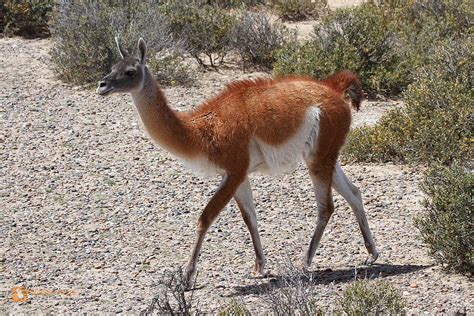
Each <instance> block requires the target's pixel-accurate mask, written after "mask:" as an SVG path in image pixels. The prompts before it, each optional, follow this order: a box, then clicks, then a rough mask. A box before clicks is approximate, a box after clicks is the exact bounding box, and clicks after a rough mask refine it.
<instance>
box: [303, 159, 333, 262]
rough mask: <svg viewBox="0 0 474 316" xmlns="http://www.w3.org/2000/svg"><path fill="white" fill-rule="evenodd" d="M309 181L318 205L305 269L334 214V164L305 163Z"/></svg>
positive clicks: (328, 162)
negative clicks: (309, 177)
mask: <svg viewBox="0 0 474 316" xmlns="http://www.w3.org/2000/svg"><path fill="white" fill-rule="evenodd" d="M307 165H308V169H309V174H310V176H311V181H312V182H313V187H314V192H315V194H316V203H317V205H318V219H317V221H316V228H315V230H314V233H313V237H312V238H311V242H310V244H309V248H308V251H307V253H306V256H305V258H304V265H305V268H309V266H310V265H311V262H312V261H313V257H314V253H315V252H316V249H317V248H318V244H319V241H320V240H321V237H322V235H323V232H324V229H325V228H326V225H327V223H328V222H329V219H330V218H331V215H332V213H333V212H334V203H333V200H332V192H331V181H332V174H333V170H334V163H331V162H330V161H323V162H321V161H320V162H318V161H317V162H315V163H310V162H309V163H307Z"/></svg>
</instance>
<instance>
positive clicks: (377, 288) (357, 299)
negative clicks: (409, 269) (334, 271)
mask: <svg viewBox="0 0 474 316" xmlns="http://www.w3.org/2000/svg"><path fill="white" fill-rule="evenodd" d="M340 307H341V310H342V312H343V313H344V315H361V316H362V315H399V314H402V313H403V310H404V308H405V301H404V299H403V297H402V296H401V294H400V293H399V291H398V290H397V289H396V288H394V287H393V286H392V285H391V284H390V283H387V282H382V281H368V280H361V281H354V282H353V283H351V284H350V285H348V286H347V288H346V289H345V290H344V293H343V294H342V298H341V300H340Z"/></svg>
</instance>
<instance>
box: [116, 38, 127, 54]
mask: <svg viewBox="0 0 474 316" xmlns="http://www.w3.org/2000/svg"><path fill="white" fill-rule="evenodd" d="M115 43H116V44H117V48H118V51H119V53H120V56H121V57H122V58H125V57H127V56H129V53H128V52H127V50H126V49H125V48H123V47H122V45H120V42H119V38H118V36H115Z"/></svg>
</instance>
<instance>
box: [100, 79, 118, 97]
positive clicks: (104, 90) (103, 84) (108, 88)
mask: <svg viewBox="0 0 474 316" xmlns="http://www.w3.org/2000/svg"><path fill="white" fill-rule="evenodd" d="M113 90H114V88H113V87H111V86H110V85H108V84H107V83H106V82H104V81H101V82H99V86H98V87H97V90H96V91H97V93H98V94H99V95H107V94H109V93H110V92H112V91H113Z"/></svg>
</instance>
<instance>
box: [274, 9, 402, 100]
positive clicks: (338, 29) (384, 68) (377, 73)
mask: <svg viewBox="0 0 474 316" xmlns="http://www.w3.org/2000/svg"><path fill="white" fill-rule="evenodd" d="M394 37H395V34H394V33H393V31H391V29H390V27H389V23H388V21H387V19H386V18H385V17H384V15H383V12H382V11H381V10H380V9H379V8H378V7H377V6H375V5H372V4H363V5H361V6H360V7H356V8H350V9H341V10H336V11H335V12H334V13H332V14H330V15H328V16H326V17H324V18H323V20H322V22H321V24H318V25H316V26H315V28H314V34H313V38H312V39H311V40H310V41H308V42H306V43H303V44H301V45H287V46H286V47H284V48H283V49H282V50H280V51H279V52H278V53H277V61H276V63H275V64H274V72H275V73H276V74H277V75H278V74H286V73H298V74H306V75H310V76H313V77H316V78H321V77H326V76H327V75H329V74H331V73H334V72H336V71H338V70H341V69H351V70H353V71H355V72H357V73H358V74H359V76H360V78H361V81H362V84H363V85H364V88H365V89H366V92H368V93H369V94H371V95H375V94H377V93H378V94H384V95H397V94H399V93H400V92H401V91H402V89H403V88H404V87H405V86H406V85H407V84H408V71H406V69H404V68H400V67H399V61H400V58H399V56H398V55H397V54H396V50H395V45H396V42H395V41H394Z"/></svg>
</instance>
